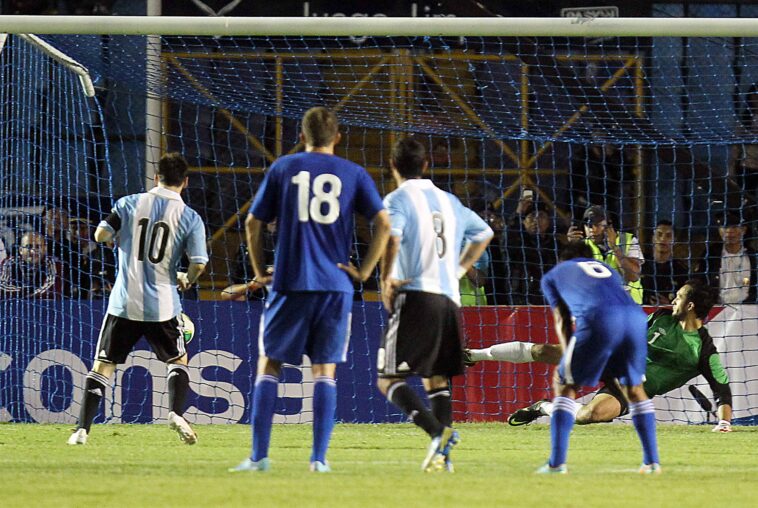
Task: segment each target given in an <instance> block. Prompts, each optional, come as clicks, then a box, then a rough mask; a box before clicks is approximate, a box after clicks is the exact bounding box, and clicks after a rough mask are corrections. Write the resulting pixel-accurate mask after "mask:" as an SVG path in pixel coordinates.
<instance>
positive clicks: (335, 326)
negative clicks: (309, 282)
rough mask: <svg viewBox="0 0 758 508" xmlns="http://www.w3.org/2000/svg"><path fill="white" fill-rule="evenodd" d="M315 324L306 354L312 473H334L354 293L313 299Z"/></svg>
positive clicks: (322, 295)
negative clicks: (332, 455)
mask: <svg viewBox="0 0 758 508" xmlns="http://www.w3.org/2000/svg"><path fill="white" fill-rule="evenodd" d="M311 297H312V299H313V302H312V305H313V309H314V311H313V323H312V325H311V331H310V337H309V340H308V342H307V343H306V345H305V352H306V353H307V354H308V356H309V357H310V359H311V362H312V363H313V367H312V370H313V381H314V384H313V447H312V450H311V458H310V468H311V471H314V472H319V473H326V472H329V471H330V470H331V468H330V467H329V464H328V462H327V460H326V453H327V451H328V450H329V443H330V441H331V437H332V431H333V430H334V415H335V413H336V411H337V383H336V381H335V374H336V370H337V365H336V364H337V363H343V362H344V361H345V360H346V359H347V349H348V345H349V338H350V322H351V316H352V313H351V312H352V308H353V295H352V294H351V293H340V292H333V293H332V292H330V293H320V294H316V295H311Z"/></svg>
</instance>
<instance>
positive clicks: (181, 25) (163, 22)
mask: <svg viewBox="0 0 758 508" xmlns="http://www.w3.org/2000/svg"><path fill="white" fill-rule="evenodd" d="M0 32H5V33H37V34H111V35H150V34H160V35H218V36H241V35H271V36H277V35H295V36H305V37H308V36H350V35H364V36H380V35H383V36H416V35H422V36H423V35H429V36H466V35H471V36H475V35H478V36H501V37H516V36H569V37H608V36H618V37H627V36H628V37H635V36H637V37H654V36H669V37H758V19H754V18H410V17H398V18H339V17H329V18H306V17H257V18H252V17H239V18H231V17H210V18H209V17H183V16H175V17H170V16H166V17H161V16H0Z"/></svg>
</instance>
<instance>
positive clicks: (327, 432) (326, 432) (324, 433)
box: [311, 376, 337, 463]
mask: <svg viewBox="0 0 758 508" xmlns="http://www.w3.org/2000/svg"><path fill="white" fill-rule="evenodd" d="M336 409H337V382H336V381H335V380H334V379H332V378H330V377H329V376H318V377H317V378H316V379H315V380H314V384H313V451H312V452H311V462H323V463H326V450H327V449H328V448H329V440H330V439H331V437H332V429H334V412H335V410H336Z"/></svg>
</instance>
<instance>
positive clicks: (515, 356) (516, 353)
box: [464, 341, 562, 366]
mask: <svg viewBox="0 0 758 508" xmlns="http://www.w3.org/2000/svg"><path fill="white" fill-rule="evenodd" d="M561 354H562V351H561V347H560V346H559V345H557V344H533V343H531V342H518V341H517V342H504V343H502V344H495V345H494V346H490V347H488V348H484V349H466V350H465V352H464V361H465V362H466V365H469V366H471V365H474V364H476V363H477V362H480V361H496V362H511V363H531V362H542V363H549V364H551V365H557V364H558V362H560V361H561Z"/></svg>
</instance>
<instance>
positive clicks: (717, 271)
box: [698, 212, 758, 304]
mask: <svg viewBox="0 0 758 508" xmlns="http://www.w3.org/2000/svg"><path fill="white" fill-rule="evenodd" d="M745 233H747V226H746V225H745V223H744V221H743V220H742V218H741V217H740V215H739V213H734V212H730V213H727V214H726V215H725V216H724V218H723V219H721V220H720V221H719V236H720V237H721V242H716V243H713V244H712V245H710V246H709V247H708V253H707V255H706V257H705V261H706V263H707V264H706V265H705V266H702V267H700V270H698V271H701V272H703V273H704V275H705V276H706V277H707V279H708V282H709V283H710V285H711V286H713V287H714V288H717V289H718V290H719V296H720V299H721V303H724V304H738V303H756V301H757V300H758V298H757V297H758V295H757V294H756V293H758V291H756V284H757V282H758V274H757V273H756V272H757V270H756V264H757V263H756V252H755V251H754V250H753V249H751V248H750V247H748V246H747V245H745V241H744V238H745Z"/></svg>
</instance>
